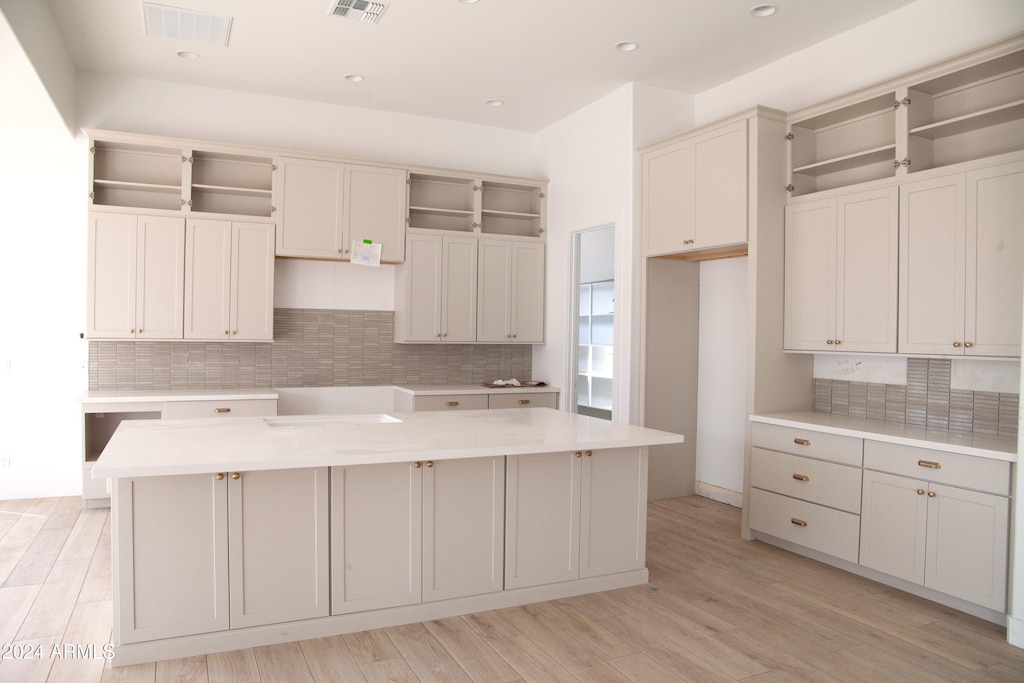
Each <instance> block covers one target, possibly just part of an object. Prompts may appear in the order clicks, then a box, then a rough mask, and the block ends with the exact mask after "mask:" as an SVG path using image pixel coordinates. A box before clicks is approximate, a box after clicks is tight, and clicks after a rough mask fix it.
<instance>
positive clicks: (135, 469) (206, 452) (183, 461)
mask: <svg viewBox="0 0 1024 683" xmlns="http://www.w3.org/2000/svg"><path fill="white" fill-rule="evenodd" d="M393 417H394V418H396V419H398V420H400V422H390V423H379V422H375V420H379V419H383V418H382V417H381V416H362V417H361V416H356V415H345V416H338V415H323V416H309V415H301V416H280V417H276V418H272V417H268V418H262V417H236V418H232V419H230V420H216V419H191V420H132V421H125V422H122V423H121V424H120V426H119V427H118V428H117V431H116V432H115V433H114V435H113V437H112V438H111V439H110V442H109V443H108V444H107V446H106V448H105V449H104V450H103V453H102V455H101V456H100V458H99V460H97V461H96V464H95V465H94V466H93V477H95V478H119V477H148V476H162V475H177V474H202V473H210V472H219V471H229V470H230V471H252V470H273V469H291V468H304V467H323V466H340V465H365V464H377V463H389V462H409V461H414V460H444V459H455V458H475V457H489V456H496V455H522V454H534V453H548V452H556V451H567V450H568V451H572V450H580V449H593V450H597V449H603V448H628V447H639V446H656V445H663V444H673V443H682V442H683V437H682V435H679V434H673V433H670V432H663V431H659V430H655V429H648V428H646V427H637V426H635V425H629V424H624V423H621V422H610V421H607V420H601V419H598V418H593V417H586V416H582V415H575V414H572V413H567V412H562V411H558V410H552V409H550V408H516V409H506V410H463V411H453V412H435V411H425V412H417V413H395V414H394V416H393ZM317 418H320V423H318V420H317ZM271 424H277V425H279V426H271ZM291 424H294V425H295V426H289V425H291Z"/></svg>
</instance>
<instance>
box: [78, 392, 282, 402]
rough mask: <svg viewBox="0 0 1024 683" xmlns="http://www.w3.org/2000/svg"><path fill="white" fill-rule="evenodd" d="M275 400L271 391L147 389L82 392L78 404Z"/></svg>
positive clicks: (274, 395) (274, 393)
mask: <svg viewBox="0 0 1024 683" xmlns="http://www.w3.org/2000/svg"><path fill="white" fill-rule="evenodd" d="M247 399H269V400H276V399H277V393H276V392H275V391H274V390H273V389H149V390H142V389H137V390H124V391H84V392H82V393H81V394H79V396H78V402H79V403H82V404H87V403H158V402H161V401H244V400H247Z"/></svg>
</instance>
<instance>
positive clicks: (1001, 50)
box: [787, 38, 1024, 197]
mask: <svg viewBox="0 0 1024 683" xmlns="http://www.w3.org/2000/svg"><path fill="white" fill-rule="evenodd" d="M1022 45H1024V41H1022V40H1021V39H1019V38H1018V39H1014V40H1010V41H1006V42H1004V43H1002V44H1001V45H997V46H994V47H992V48H989V49H987V50H982V51H980V52H978V53H975V54H973V55H970V56H967V57H964V58H961V59H958V60H953V61H951V62H947V63H945V64H942V65H939V66H936V67H933V68H930V69H925V70H923V71H919V72H917V73H915V74H913V75H911V76H910V77H907V78H903V79H900V80H898V81H890V82H889V83H886V84H883V85H881V86H879V87H878V88H874V89H871V90H867V91H862V92H861V93H858V94H855V95H852V96H850V97H846V98H842V99H841V100H839V101H834V102H831V103H827V104H825V105H819V106H816V107H813V108H810V109H807V110H804V111H801V112H795V113H793V114H792V115H791V116H790V117H789V122H790V128H789V134H788V135H787V139H788V140H789V170H790V180H789V186H788V188H787V189H788V190H789V192H790V196H792V197H797V196H800V195H805V194H810V193H813V192H821V191H825V190H831V189H836V188H843V187H847V186H850V185H856V184H859V183H864V182H869V181H877V180H884V179H887V178H897V179H903V178H907V177H909V176H912V175H913V174H914V173H917V172H921V171H927V170H930V169H935V168H942V167H945V166H950V165H953V164H958V163H962V162H965V161H973V160H976V159H982V158H986V157H992V156H996V155H1000V154H1005V153H1008V152H1016V151H1020V150H1024V49H1022Z"/></svg>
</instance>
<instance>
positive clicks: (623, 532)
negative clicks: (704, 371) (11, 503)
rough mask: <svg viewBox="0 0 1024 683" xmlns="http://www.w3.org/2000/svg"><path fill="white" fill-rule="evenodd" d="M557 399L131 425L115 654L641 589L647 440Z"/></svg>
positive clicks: (106, 472) (123, 462)
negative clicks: (554, 403)
mask: <svg viewBox="0 0 1024 683" xmlns="http://www.w3.org/2000/svg"><path fill="white" fill-rule="evenodd" d="M682 439H683V437H682V436H680V435H677V434H671V433H668V432H661V431H657V430H652V429H646V428H643V427H636V426H632V425H628V424H621V423H614V422H608V421H604V420H599V419H595V418H589V417H582V416H578V415H572V414H569V413H564V412H559V411H555V410H551V409H547V408H527V409H510V410H467V411H459V412H452V413H436V412H418V413H396V414H395V415H393V416H392V415H321V416H308V415H304V416H280V417H252V418H246V417H243V418H237V419H234V420H230V421H223V420H215V419H200V420H161V421H155V420H154V421H148V420H139V421H132V422H125V423H122V425H121V426H120V427H118V429H117V431H116V432H115V433H114V436H113V437H112V438H111V439H110V442H109V443H108V444H107V447H106V448H105V449H104V451H103V453H102V455H101V456H100V458H99V460H98V461H97V462H96V464H95V466H94V468H93V476H95V477H103V478H109V479H111V480H112V486H111V491H112V513H111V514H112V516H111V520H112V521H111V532H112V552H113V566H112V576H113V582H114V590H113V597H114V641H115V644H116V649H115V652H116V657H115V660H114V663H115V665H117V666H123V665H127V664H133V663H138V662H143V661H152V660H156V659H167V658H176V657H182V656H189V655H195V654H202V653H209V652H217V651H225V650H234V649H239V648H245V647H253V646H259V645H267V644H272V643H280V642H289V641H294V640H300V639H305V638H316V637H322V636H327V635H334V634H338V633H346V632H352V631H359V630H365V629H371V628H379V627H383V626H389V625H397V624H402V623H409V622H416V621H423V620H429V619H438V618H443V617H447V616H455V615H458V614H466V613H471V612H477V611H484V610H489V609H497V608H501V607H508V606H512V605H520V604H526V603H530V602H537V601H541V600H550V599H556V598H561V597H567V596H570V595H578V594H582V593H590V592H596V591H603V590H611V589H614V588H621V587H625V586H631V585H637V584H642V583H646V581H647V570H646V568H645V549H646V544H645V534H646V514H647V512H646V503H647V447H648V446H652V445H662V444H670V443H680V442H681V441H682Z"/></svg>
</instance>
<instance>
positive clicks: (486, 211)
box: [480, 180, 545, 237]
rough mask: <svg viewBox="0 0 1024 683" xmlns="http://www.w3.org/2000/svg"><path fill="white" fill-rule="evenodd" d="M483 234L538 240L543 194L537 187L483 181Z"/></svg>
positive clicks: (542, 230) (541, 231)
mask: <svg viewBox="0 0 1024 683" xmlns="http://www.w3.org/2000/svg"><path fill="white" fill-rule="evenodd" d="M481 191H482V195H481V200H480V201H481V207H480V212H481V222H482V224H483V225H482V230H483V232H487V233H491V234H495V235H520V236H524V237H540V236H541V235H543V234H544V226H543V224H542V221H541V216H542V215H543V214H544V197H545V194H544V191H543V190H542V189H541V188H539V187H529V186H523V185H511V184H508V183H495V182H489V181H486V180H485V181H484V182H483V183H482V184H481Z"/></svg>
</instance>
